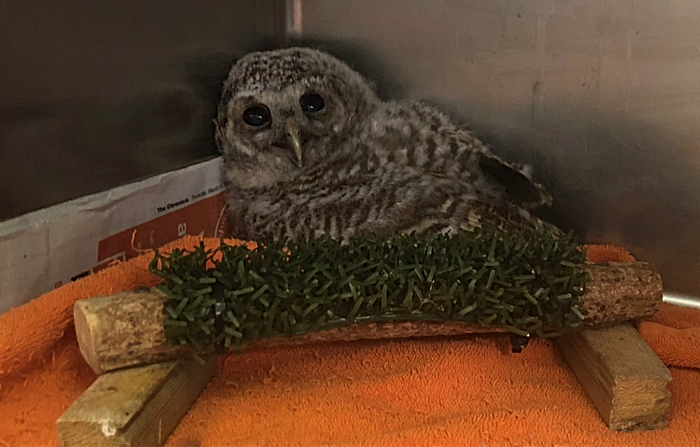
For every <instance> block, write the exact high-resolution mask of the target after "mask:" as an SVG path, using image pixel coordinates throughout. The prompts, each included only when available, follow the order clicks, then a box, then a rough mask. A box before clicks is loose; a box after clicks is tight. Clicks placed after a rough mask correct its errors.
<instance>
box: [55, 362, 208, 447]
mask: <svg viewBox="0 0 700 447" xmlns="http://www.w3.org/2000/svg"><path fill="white" fill-rule="evenodd" d="M216 364H217V360H216V358H214V357H212V358H210V359H208V360H207V362H206V364H205V365H202V364H200V363H198V362H197V361H195V360H194V359H187V360H179V361H171V362H165V363H157V364H153V365H149V366H142V367H138V368H131V369H124V370H119V371H114V372H110V373H107V374H104V375H102V376H100V377H98V378H97V380H96V381H95V382H94V383H93V384H92V386H90V388H88V389H87V390H86V391H85V392H84V393H83V394H82V396H80V397H79V398H78V400H76V401H75V403H74V404H73V405H71V407H70V408H68V410H66V412H65V413H63V415H61V417H59V418H58V421H57V422H56V425H57V427H58V435H59V439H60V441H61V446H62V447H83V446H84V447H134V446H139V447H151V446H161V445H163V443H164V442H165V440H166V439H167V437H168V436H169V435H170V433H171V432H172V431H173V430H174V429H175V427H176V426H177V424H178V423H179V422H180V419H182V417H183V416H184V415H185V413H187V411H188V410H189V409H190V407H191V406H192V404H193V403H194V401H195V400H196V399H197V397H198V396H199V394H200V393H201V392H202V390H203V389H204V387H205V386H206V384H207V383H208V382H209V380H211V378H212V376H213V375H214V371H215V369H216Z"/></svg>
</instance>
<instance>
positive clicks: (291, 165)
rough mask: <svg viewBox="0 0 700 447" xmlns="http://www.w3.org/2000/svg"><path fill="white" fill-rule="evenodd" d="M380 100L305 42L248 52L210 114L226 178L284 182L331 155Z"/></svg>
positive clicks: (250, 183)
mask: <svg viewBox="0 0 700 447" xmlns="http://www.w3.org/2000/svg"><path fill="white" fill-rule="evenodd" d="M377 104H379V99H378V98H377V96H376V95H375V93H374V91H373V90H372V88H371V87H370V85H369V84H368V83H367V82H366V81H365V80H364V79H363V78H362V77H361V76H360V75H359V74H358V73H356V72H355V71H353V70H352V69H350V67H348V66H347V65H346V64H344V63H343V62H341V61H339V60H338V59H336V58H334V57H332V56H330V55H328V54H326V53H323V52H320V51H317V50H313V49H309V48H289V49H283V50H275V51H267V52H256V53H250V54H248V55H246V56H244V57H243V58H241V59H239V60H238V61H237V62H236V63H235V64H234V66H233V68H231V71H230V73H229V76H228V79H227V80H226V82H225V83H224V89H223V93H222V97H221V101H220V103H219V111H218V116H217V118H216V120H215V125H216V142H217V145H218V147H219V150H220V151H221V153H222V155H223V157H224V161H225V163H226V177H227V180H228V181H229V182H230V183H231V184H232V185H233V186H237V187H239V188H251V187H259V186H265V185H269V184H272V183H275V182H279V181H284V180H289V179H291V178H293V177H294V176H295V175H297V174H298V173H300V172H302V171H303V170H304V169H307V168H310V167H313V166H316V165H317V164H318V163H319V162H321V161H323V160H325V159H327V158H328V157H331V156H332V155H333V149H334V148H338V147H339V143H340V142H341V141H343V140H344V139H346V138H348V137H349V136H352V134H353V133H356V132H357V129H359V126H360V125H361V123H362V122H363V120H364V119H366V118H367V117H368V116H369V115H370V114H371V113H372V111H373V110H374V109H375V107H376V106H377Z"/></svg>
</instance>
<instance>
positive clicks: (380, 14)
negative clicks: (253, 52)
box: [302, 0, 700, 296]
mask: <svg viewBox="0 0 700 447" xmlns="http://www.w3.org/2000/svg"><path fill="white" fill-rule="evenodd" d="M302 3H303V10H302V12H303V14H302V15H303V17H302V30H303V32H302V41H303V42H305V43H309V44H315V45H318V46H321V47H322V48H326V49H327V50H329V51H331V52H333V53H335V54H338V55H340V56H342V57H344V58H346V59H348V60H350V61H351V62H353V63H354V64H355V67H356V68H357V69H359V70H360V71H362V72H363V73H365V74H366V75H368V76H370V77H371V78H373V79H375V80H376V82H377V85H378V87H379V90H380V92H382V93H383V94H384V95H385V96H386V97H408V98H417V99H423V100H427V101H429V102H432V103H436V104H438V105H441V106H442V107H444V108H445V109H446V110H447V111H448V112H450V113H451V114H453V115H454V116H455V117H457V118H458V119H460V120H462V121H463V122H465V123H467V124H468V125H470V126H471V127H472V128H473V129H474V130H475V131H476V132H477V133H478V134H479V135H480V136H482V137H483V138H484V139H485V140H486V141H488V142H489V143H490V144H491V145H492V147H493V148H494V151H496V152H498V153H501V154H504V155H507V156H508V157H510V158H512V159H516V160H519V161H524V162H530V163H533V164H534V166H535V174H536V176H537V177H538V178H539V179H541V180H543V181H544V183H545V184H546V185H547V186H548V187H549V188H550V190H551V191H552V192H553V194H554V196H555V203H556V205H555V207H554V208H553V209H552V210H551V214H552V217H553V219H554V220H555V221H557V222H558V223H560V224H561V225H563V226H564V227H567V228H574V229H575V230H576V231H578V232H580V233H581V235H582V236H583V237H585V241H586V242H590V243H610V244H619V245H623V246H625V247H628V248H629V249H630V250H632V251H633V252H634V254H635V255H637V256H638V257H639V258H642V259H645V260H652V261H654V262H656V263H657V264H658V265H659V267H660V268H661V270H662V274H663V277H664V281H665V285H666V288H667V289H668V290H669V291H672V292H676V293H682V294H689V295H695V296H698V295H700V274H698V270H700V255H699V253H700V227H699V226H698V222H699V221H700V200H698V197H699V193H700V182H699V181H698V176H699V175H700V2H697V1H696V0H674V1H655V0H646V1H640V0H585V1H582V0H579V1H573V0H522V1H518V0H469V1H464V0H442V1H432V0H431V1H423V0H383V1H376V0H359V1H352V2H348V1H340V0H304V1H303V2H302ZM548 214H550V213H548Z"/></svg>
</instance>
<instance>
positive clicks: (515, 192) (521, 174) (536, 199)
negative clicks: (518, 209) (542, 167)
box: [479, 152, 552, 208]
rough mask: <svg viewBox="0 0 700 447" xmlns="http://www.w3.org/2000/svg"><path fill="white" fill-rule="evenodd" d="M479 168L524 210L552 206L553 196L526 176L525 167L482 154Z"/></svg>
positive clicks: (492, 155)
mask: <svg viewBox="0 0 700 447" xmlns="http://www.w3.org/2000/svg"><path fill="white" fill-rule="evenodd" d="M479 155H480V158H479V167H480V168H481V170H482V171H483V172H484V175H486V176H487V177H488V178H489V179H490V180H491V181H494V182H496V183H498V184H499V185H501V186H503V188H504V189H505V191H506V193H507V194H508V196H509V197H510V198H511V199H512V200H513V201H514V202H515V203H517V204H518V205H520V206H522V207H524V208H535V207H538V206H550V205H551V204H552V196H551V195H550V194H549V193H548V192H547V190H546V189H545V188H544V186H543V185H541V184H539V183H537V182H535V181H534V180H532V179H531V178H530V176H529V175H527V174H526V168H525V166H523V165H519V164H516V163H511V162H509V161H506V160H503V159H502V158H500V157H498V156H497V155H494V154H490V153H483V152H482V153H480V154H479Z"/></svg>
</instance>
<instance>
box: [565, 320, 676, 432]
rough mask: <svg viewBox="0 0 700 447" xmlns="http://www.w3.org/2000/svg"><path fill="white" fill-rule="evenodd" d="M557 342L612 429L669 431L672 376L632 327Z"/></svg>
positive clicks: (582, 333)
mask: <svg viewBox="0 0 700 447" xmlns="http://www.w3.org/2000/svg"><path fill="white" fill-rule="evenodd" d="M555 343H556V344H557V347H558V348H559V350H560V352H561V353H562V355H563V356H564V358H565V359H566V361H567V362H568V364H569V366H570V367H571V369H572V371H573V372H574V374H575V375H576V377H577V378H578V380H579V382H580V383H581V385H582V386H583V389H584V390H585V391H586V393H587V394H588V396H589V398H590V399H591V401H593V404H594V405H595V407H596V408H597V410H598V412H599V413H600V415H601V416H602V417H603V420H604V421H605V423H606V424H608V427H610V428H611V429H612V430H616V431H646V430H658V429H662V428H666V427H667V426H668V422H669V416H670V410H671V393H670V392H669V390H668V388H667V385H668V382H670V381H671V373H670V372H669V370H668V369H667V368H666V367H665V366H664V364H663V363H662V362H661V360H660V359H659V358H658V357H657V356H656V354H655V353H654V351H652V349H651V348H650V347H649V346H648V345H647V344H646V342H645V341H644V339H643V338H642V337H641V335H639V332H637V330H636V329H635V328H634V327H633V326H632V325H631V324H620V325H617V326H613V327H609V328H604V329H589V330H581V331H578V332H575V333H572V334H568V335H565V336H563V337H559V338H557V339H555Z"/></svg>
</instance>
